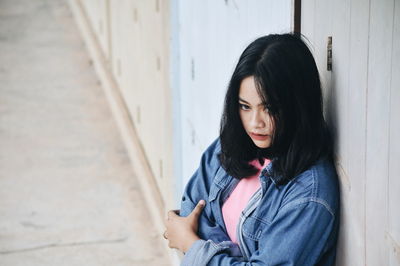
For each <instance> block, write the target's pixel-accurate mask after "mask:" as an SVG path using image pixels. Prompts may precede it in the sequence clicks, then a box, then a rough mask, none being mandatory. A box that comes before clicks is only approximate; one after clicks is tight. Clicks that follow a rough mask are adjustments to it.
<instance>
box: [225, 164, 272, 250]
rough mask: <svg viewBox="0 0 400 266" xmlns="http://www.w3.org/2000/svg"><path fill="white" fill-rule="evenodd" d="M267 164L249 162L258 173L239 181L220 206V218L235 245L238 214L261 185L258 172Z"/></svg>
mask: <svg viewBox="0 0 400 266" xmlns="http://www.w3.org/2000/svg"><path fill="white" fill-rule="evenodd" d="M269 163H270V160H268V159H265V160H264V165H261V164H260V162H259V161H258V159H255V160H253V161H251V162H250V164H252V165H254V166H255V167H257V168H258V169H259V171H258V172H257V173H256V174H255V175H253V176H250V177H247V178H243V179H241V180H240V181H239V183H238V184H237V186H236V188H235V189H234V190H233V191H232V193H231V195H230V196H229V198H228V199H227V200H226V201H225V203H224V204H223V206H222V216H223V217H224V222H225V226H226V230H227V231H228V235H229V237H230V238H231V240H232V242H235V243H237V238H236V226H237V223H238V222H239V218H240V214H241V212H242V211H243V210H244V209H245V208H246V206H247V203H248V202H249V200H250V198H251V197H252V196H253V194H254V193H255V192H256V191H257V190H258V189H259V188H260V186H261V183H260V179H259V178H258V176H259V174H260V171H261V170H262V169H264V167H265V166H267V165H268V164H269Z"/></svg>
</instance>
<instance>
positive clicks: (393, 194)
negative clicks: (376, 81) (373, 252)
mask: <svg viewBox="0 0 400 266" xmlns="http://www.w3.org/2000/svg"><path fill="white" fill-rule="evenodd" d="M392 38H393V43H392V58H391V60H392V71H391V86H390V132H389V134H390V135H389V136H390V137H389V184H388V189H389V193H388V201H389V202H388V205H389V206H388V211H389V217H388V219H389V220H388V227H389V228H388V233H389V234H390V236H391V239H390V241H389V243H388V244H389V250H390V255H389V257H390V259H389V261H390V263H389V265H393V266H394V265H400V212H399V202H400V193H399V192H400V178H399V176H400V164H399V160H400V3H399V2H396V3H395V9H394V29H393V37H392Z"/></svg>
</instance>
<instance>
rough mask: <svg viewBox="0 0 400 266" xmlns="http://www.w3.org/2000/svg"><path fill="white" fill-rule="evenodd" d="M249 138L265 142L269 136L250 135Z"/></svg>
mask: <svg viewBox="0 0 400 266" xmlns="http://www.w3.org/2000/svg"><path fill="white" fill-rule="evenodd" d="M250 137H251V138H253V139H256V140H266V139H268V138H269V135H267V134H266V135H261V134H255V133H250Z"/></svg>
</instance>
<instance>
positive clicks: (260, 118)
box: [251, 111, 265, 128]
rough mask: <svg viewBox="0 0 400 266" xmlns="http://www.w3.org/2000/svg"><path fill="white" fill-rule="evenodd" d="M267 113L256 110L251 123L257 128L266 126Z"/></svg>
mask: <svg viewBox="0 0 400 266" xmlns="http://www.w3.org/2000/svg"><path fill="white" fill-rule="evenodd" d="M264 116H265V114H264V112H259V111H255V112H254V113H253V115H252V118H251V124H252V126H253V127H255V128H263V127H265V117H264Z"/></svg>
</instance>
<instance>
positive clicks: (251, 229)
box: [242, 216, 268, 241]
mask: <svg viewBox="0 0 400 266" xmlns="http://www.w3.org/2000/svg"><path fill="white" fill-rule="evenodd" d="M267 226H268V224H267V223H266V222H264V221H262V220H261V219H258V218H257V217H253V216H250V217H247V219H246V220H245V221H244V223H243V228H242V230H243V236H244V237H246V238H250V239H252V240H255V241H258V240H259V239H260V237H261V235H262V232H263V230H265V229H266V228H267Z"/></svg>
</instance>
